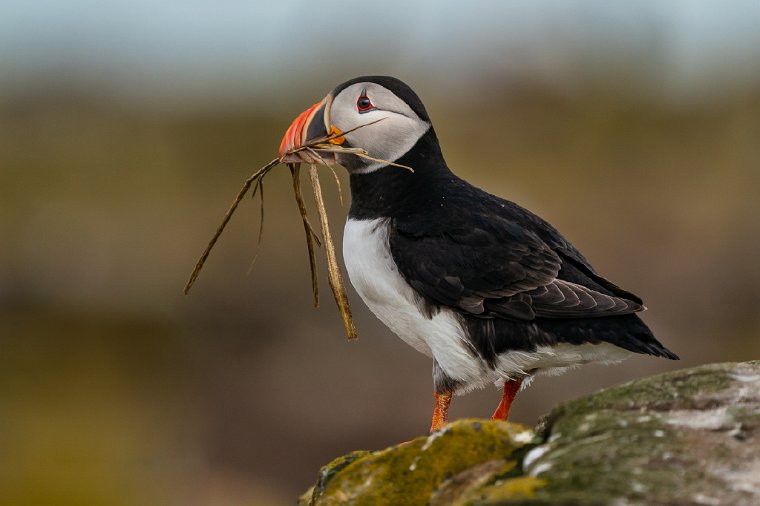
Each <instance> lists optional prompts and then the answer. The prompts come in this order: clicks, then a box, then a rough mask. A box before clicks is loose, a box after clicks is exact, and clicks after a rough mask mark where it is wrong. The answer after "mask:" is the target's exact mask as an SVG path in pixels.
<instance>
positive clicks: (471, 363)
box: [343, 219, 492, 383]
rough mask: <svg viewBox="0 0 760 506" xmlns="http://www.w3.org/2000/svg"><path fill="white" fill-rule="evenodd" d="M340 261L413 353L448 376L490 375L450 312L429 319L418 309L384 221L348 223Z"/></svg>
mask: <svg viewBox="0 0 760 506" xmlns="http://www.w3.org/2000/svg"><path fill="white" fill-rule="evenodd" d="M343 258H344V260H345V262H346V270H347V271H348V277H349V279H350V280H351V284H352V285H353V286H354V288H355V289H356V291H357V292H358V293H359V295H360V296H361V298H362V300H364V302H365V303H366V304H367V306H368V307H369V309H370V310H371V311H372V312H373V313H374V314H375V316H377V317H378V318H379V319H380V321H382V322H383V323H384V324H385V325H387V326H388V328H390V329H391V330H392V331H393V332H394V333H396V334H397V335H398V336H399V337H400V338H401V339H403V340H404V341H405V342H406V343H407V344H409V345H410V346H412V347H413V348H414V349H416V350H417V351H420V352H422V353H424V354H425V355H427V356H429V357H433V358H435V360H436V361H437V362H438V365H440V367H441V369H443V371H444V372H445V373H446V375H448V376H449V377H450V378H452V379H455V380H458V381H461V382H464V383H472V382H482V381H483V379H484V378H483V376H484V374H489V373H488V372H487V366H486V364H485V362H483V360H481V359H480V358H478V356H477V354H476V353H475V352H474V350H472V349H471V345H470V343H469V341H468V340H467V337H466V335H465V331H464V329H463V327H462V324H461V322H460V320H459V318H458V317H457V315H456V314H455V313H454V312H453V311H451V310H450V309H446V308H442V309H441V310H440V311H438V312H437V313H436V314H435V315H433V316H431V317H430V318H428V317H427V316H426V315H425V314H423V312H422V311H421V310H420V302H419V296H418V295H417V294H416V293H415V292H414V290H413V289H412V287H411V286H409V284H408V283H407V282H406V281H405V280H404V278H403V277H401V274H399V272H398V268H397V267H396V263H395V262H394V261H393V257H392V256H391V251H390V247H389V245H388V220H387V219H376V220H352V219H349V220H348V221H347V222H346V228H345V231H344V236H343ZM491 374H492V373H491ZM491 374H489V375H491ZM486 381H487V380H486Z"/></svg>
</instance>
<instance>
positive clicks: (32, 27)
mask: <svg viewBox="0 0 760 506" xmlns="http://www.w3.org/2000/svg"><path fill="white" fill-rule="evenodd" d="M621 62H622V63H621ZM616 66H621V67H622V68H616ZM375 69H377V70H375ZM373 71H374V72H384V73H387V72H393V73H397V74H400V75H402V76H405V77H406V78H410V76H412V77H414V76H419V77H418V79H429V80H430V79H434V80H436V82H440V83H441V86H442V87H443V88H450V89H456V88H460V87H461V85H468V86H469V85H472V86H481V88H482V87H483V85H484V84H485V85H486V86H487V83H488V81H489V80H491V79H493V78H497V79H498V80H500V81H502V80H506V81H509V79H511V78H515V79H517V78H521V77H524V76H529V77H531V78H538V79H543V80H545V81H547V82H551V83H554V84H556V85H560V86H569V87H572V86H576V85H582V84H583V82H584V81H585V80H586V79H588V78H589V76H591V77H593V76H597V75H599V74H600V73H601V74H605V73H609V74H616V73H622V74H621V75H622V77H623V78H625V80H627V81H629V83H630V84H631V85H632V86H639V87H643V88H645V89H647V90H649V91H650V92H651V91H654V92H656V93H658V94H662V95H665V96H683V97H691V96H696V97H699V96H702V95H704V94H706V93H709V92H710V91H711V90H712V89H717V88H720V89H721V90H723V91H724V92H731V91H732V90H734V89H742V88H743V87H747V86H750V85H754V84H756V83H757V82H758V81H759V80H760V0H731V1H723V2H715V1H704V0H637V1H636V2H630V1H609V0H586V1H580V0H542V1H541V2H536V1H508V2H506V1H505V2H488V1H484V0H475V1H469V2H445V1H438V2H434V1H420V2H408V1H406V2H405V1H401V0H393V1H384V2H348V1H335V0H322V1H280V2H253V1H241V0H225V1H219V2H212V1H200V0H182V1H180V0H168V1H155V0H132V1H130V2H104V1H95V0H59V1H55V0H47V1H32V0H25V1H24V0H4V1H3V2H2V3H0V90H6V91H7V90H14V89H25V88H27V87H29V86H35V87H44V86H48V85H55V84H56V83H59V82H69V84H71V83H74V84H77V83H82V84H86V85H89V86H91V87H97V86H103V87H106V88H109V89H112V90H116V92H118V93H123V94H127V95H134V96H147V97H152V98H157V99H162V98H166V99H170V100H171V99H172V98H175V99H181V98H182V97H184V98H186V99H204V100H208V99H221V98H220V95H223V96H224V97H228V98H229V97H235V96H245V97H247V98H248V99H253V100H255V98H256V97H257V96H261V95H265V94H266V93H267V92H270V91H271V90H278V91H280V92H281V94H282V95H284V96H287V95H288V92H289V90H294V89H296V88H297V86H298V83H299V80H303V79H309V78H310V76H313V78H314V79H316V80H317V81H318V83H319V84H320V85H324V86H326V85H327V83H331V84H333V81H335V80H343V79H344V78H347V77H350V76H353V75H356V74H360V73H365V72H373ZM618 77H620V75H618ZM330 79H332V81H331V80H330Z"/></svg>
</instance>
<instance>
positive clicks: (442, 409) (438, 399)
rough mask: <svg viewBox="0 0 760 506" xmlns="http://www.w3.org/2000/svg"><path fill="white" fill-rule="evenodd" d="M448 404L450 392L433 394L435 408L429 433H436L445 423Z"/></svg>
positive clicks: (449, 402)
mask: <svg viewBox="0 0 760 506" xmlns="http://www.w3.org/2000/svg"><path fill="white" fill-rule="evenodd" d="M450 404H451V392H444V393H442V394H439V393H438V392H436V393H435V407H434V408H433V421H432V422H431V423H430V432H435V431H437V430H438V429H440V428H441V427H442V426H443V424H444V423H446V418H448V415H449V405H450Z"/></svg>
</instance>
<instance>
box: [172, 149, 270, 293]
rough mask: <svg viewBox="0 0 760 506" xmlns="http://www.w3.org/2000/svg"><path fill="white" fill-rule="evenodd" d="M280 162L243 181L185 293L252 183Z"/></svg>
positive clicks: (195, 269) (196, 267)
mask: <svg viewBox="0 0 760 506" xmlns="http://www.w3.org/2000/svg"><path fill="white" fill-rule="evenodd" d="M278 163H280V159H279V158H275V159H274V160H272V161H271V162H269V163H268V164H266V165H264V166H263V167H262V168H261V169H259V170H258V171H256V172H255V173H254V174H253V175H252V176H251V177H249V178H248V179H246V181H245V183H243V187H242V188H240V191H239V192H238V194H237V197H235V200H233V201H232V205H231V206H230V208H229V209H228V210H227V214H225V215H224V219H223V220H222V223H221V224H220V225H219V227H218V228H217V229H216V232H215V233H214V236H213V237H212V238H211V240H210V241H209V242H208V245H207V246H206V249H205V250H203V253H202V254H201V257H200V258H199V259H198V262H197V263H196V264H195V268H194V269H193V272H192V273H191V274H190V279H188V281H187V284H186V285H185V288H184V290H183V291H184V292H185V295H187V293H188V292H189V291H190V288H192V286H193V283H195V280H196V279H198V274H200V273H201V269H203V264H205V263H206V259H207V258H208V255H209V253H211V249H212V248H213V247H214V245H215V244H216V241H217V240H218V239H219V236H220V235H222V232H223V231H224V227H226V226H227V223H228V222H229V221H230V218H232V213H234V212H235V209H237V206H238V204H240V201H241V200H243V197H245V194H246V193H247V192H248V190H249V189H250V188H251V185H252V184H253V183H254V181H257V180H258V179H259V178H263V177H264V176H265V175H266V173H267V172H269V171H270V170H272V168H274V167H275V166H276V165H277V164H278Z"/></svg>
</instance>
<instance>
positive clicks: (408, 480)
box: [312, 420, 533, 506]
mask: <svg viewBox="0 0 760 506" xmlns="http://www.w3.org/2000/svg"><path fill="white" fill-rule="evenodd" d="M532 437H533V434H532V432H531V431H530V430H529V429H527V428H525V427H522V426H519V425H516V424H510V423H505V422H486V421H481V420H459V421H457V422H454V423H452V424H449V425H446V426H445V427H444V428H443V429H442V430H441V431H439V432H437V433H434V434H432V435H430V436H423V437H419V438H417V439H414V440H412V441H410V442H409V443H406V444H403V445H399V446H394V447H391V448H388V449H386V450H382V451H379V452H373V453H370V454H366V455H363V456H360V457H358V458H356V459H354V460H353V461H352V462H350V463H348V464H347V465H345V467H344V468H343V469H342V471H340V472H337V473H332V475H331V477H330V478H328V479H326V480H324V483H322V480H321V481H320V485H321V488H320V487H318V489H319V493H317V492H316V490H317V489H315V493H314V497H313V501H312V504H314V505H317V506H322V505H338V504H340V505H344V504H357V505H359V504H426V503H427V502H428V501H429V499H430V497H431V495H432V494H433V492H434V491H435V490H436V489H437V488H438V487H439V486H440V485H441V484H442V483H443V482H444V481H446V480H448V479H450V478H452V477H454V476H456V475H457V474H459V473H461V472H463V471H465V470H467V469H469V468H471V467H473V466H476V465H478V464H481V463H483V462H488V461H492V460H503V461H504V462H505V465H506V463H508V462H510V461H511V466H512V468H514V467H515V465H516V462H515V459H512V456H513V454H514V453H515V450H517V449H518V448H521V447H522V446H524V445H525V444H526V443H527V442H528V441H530V440H531V439H532Z"/></svg>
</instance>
